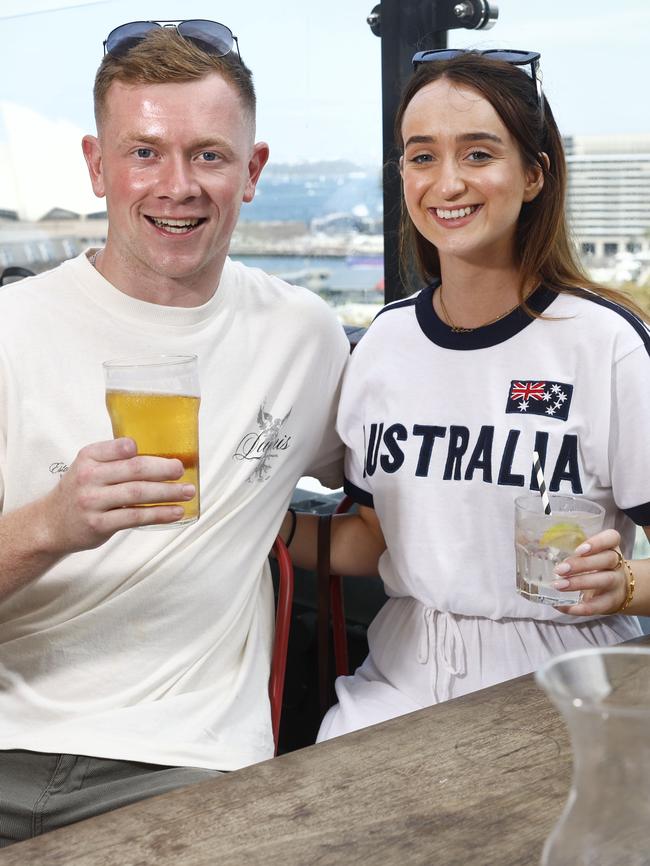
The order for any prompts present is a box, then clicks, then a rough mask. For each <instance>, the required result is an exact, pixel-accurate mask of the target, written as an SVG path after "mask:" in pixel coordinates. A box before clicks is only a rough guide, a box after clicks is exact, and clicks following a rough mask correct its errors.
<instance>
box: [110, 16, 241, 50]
mask: <svg viewBox="0 0 650 866" xmlns="http://www.w3.org/2000/svg"><path fill="white" fill-rule="evenodd" d="M157 27H170V28H173V29H175V30H176V31H177V32H178V33H180V35H181V36H182V37H183V38H184V39H189V41H190V42H193V43H194V44H195V45H197V46H198V47H199V48H201V49H202V50H203V51H206V52H207V53H208V54H216V55H217V57H225V55H226V54H230V52H231V51H232V50H233V47H234V49H235V51H236V52H237V56H238V57H240V54H239V43H238V42H237V37H236V36H234V35H233V32H232V30H231V29H230V28H229V27H226V25H225V24H219V22H218V21H206V20H204V19H202V18H196V19H193V20H191V21H131V22H130V23H129V24H120V26H119V27H116V28H115V30H111V32H110V33H109V34H108V36H107V37H106V39H105V40H104V54H112V55H113V57H122V56H123V55H124V54H126V53H127V52H128V51H130V50H131V48H133V46H134V45H137V44H138V43H139V42H142V40H143V39H144V38H145V37H146V35H147V34H148V33H151V31H152V30H155V29H156V28H157Z"/></svg>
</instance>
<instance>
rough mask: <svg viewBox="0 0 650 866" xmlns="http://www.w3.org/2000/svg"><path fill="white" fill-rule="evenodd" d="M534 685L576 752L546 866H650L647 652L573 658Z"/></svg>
mask: <svg viewBox="0 0 650 866" xmlns="http://www.w3.org/2000/svg"><path fill="white" fill-rule="evenodd" d="M536 679H537V682H538V684H539V685H540V686H541V687H542V688H543V689H544V690H545V691H546V692H547V694H548V695H549V697H550V698H551V700H552V701H553V703H554V704H555V705H556V706H557V708H558V709H559V710H560V712H561V713H562V715H563V717H564V720H565V722H566V724H567V726H568V729H569V733H570V736H571V746H572V750H573V780H572V783H571V790H570V792H569V796H568V799H567V802H566V805H565V807H564V811H563V813H562V815H561V817H560V819H559V820H558V822H557V824H556V825H555V827H554V829H553V831H552V832H551V834H550V836H549V837H548V839H547V840H546V844H545V845H544V851H543V854H542V861H541V862H542V866H650V649H646V648H643V647H611V648H594V649H585V650H578V651H576V652H569V653H566V654H564V655H562V656H558V657H557V658H555V659H552V660H551V661H549V662H547V664H546V665H545V666H544V667H543V668H541V669H540V670H539V671H538V672H537V674H536Z"/></svg>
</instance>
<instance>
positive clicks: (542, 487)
mask: <svg viewBox="0 0 650 866" xmlns="http://www.w3.org/2000/svg"><path fill="white" fill-rule="evenodd" d="M533 469H534V470H535V475H536V476H537V484H538V486H539V492H540V493H541V495H542V504H543V505H544V514H550V513H551V503H550V501H549V498H548V493H547V492H546V482H545V481H544V473H543V472H542V464H541V463H540V460H539V454H538V453H537V451H533Z"/></svg>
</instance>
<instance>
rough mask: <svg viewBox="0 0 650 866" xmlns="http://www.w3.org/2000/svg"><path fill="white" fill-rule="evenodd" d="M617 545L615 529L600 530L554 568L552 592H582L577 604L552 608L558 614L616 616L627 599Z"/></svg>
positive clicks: (622, 565) (623, 567) (624, 575)
mask: <svg viewBox="0 0 650 866" xmlns="http://www.w3.org/2000/svg"><path fill="white" fill-rule="evenodd" d="M620 543H621V536H620V535H619V533H618V532H617V531H616V530H615V529H604V530H603V531H602V532H599V533H597V535H592V536H591V538H588V539H587V540H586V541H584V542H583V543H582V544H581V545H579V547H577V548H576V550H575V553H573V554H572V555H571V556H569V557H567V558H566V559H565V560H564V561H563V562H561V563H560V564H559V565H557V566H556V567H555V573H556V574H557V576H558V579H557V580H556V581H555V582H554V584H553V586H554V587H555V588H556V589H559V590H567V591H571V592H575V591H576V590H581V591H582V593H583V598H582V601H581V602H580V603H579V604H572V605H567V606H562V605H556V607H557V609H558V610H559V611H561V612H562V613H570V614H572V615H573V616H594V615H596V616H597V615H602V614H608V613H616V612H617V611H618V610H619V609H620V608H621V606H622V605H623V603H624V602H625V599H626V598H627V592H628V574H627V571H626V568H625V563H624V561H623V555H622V554H621V551H620V549H619V544H620Z"/></svg>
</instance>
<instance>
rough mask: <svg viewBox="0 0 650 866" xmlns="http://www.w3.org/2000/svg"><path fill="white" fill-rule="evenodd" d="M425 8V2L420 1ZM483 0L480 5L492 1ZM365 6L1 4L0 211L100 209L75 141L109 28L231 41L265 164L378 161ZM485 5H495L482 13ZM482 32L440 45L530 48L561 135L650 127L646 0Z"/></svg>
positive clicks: (24, 0) (312, 2)
mask: <svg viewBox="0 0 650 866" xmlns="http://www.w3.org/2000/svg"><path fill="white" fill-rule="evenodd" d="M432 2H433V0H432ZM490 2H491V0H490ZM374 5H375V0H318V2H317V0H285V2H282V3H279V2H275V3H273V2H270V0H264V2H262V0H248V2H246V0H182V2H181V0H95V2H89V0H0V28H1V29H0V32H1V33H2V37H3V39H2V45H3V47H2V51H1V52H0V82H2V84H1V85H0V208H1V207H11V208H15V209H17V210H18V211H19V212H20V214H21V216H23V217H24V218H30V219H34V218H37V217H39V216H41V215H42V214H43V213H44V212H45V211H46V210H47V209H49V207H52V206H54V205H55V204H58V205H60V206H62V207H68V208H70V209H72V210H78V211H80V212H84V213H85V212H89V211H92V210H100V209H102V207H103V205H102V203H101V202H98V201H97V200H96V199H94V198H93V196H92V192H91V190H90V185H89V182H88V180H87V176H86V170H85V165H84V163H83V158H82V155H81V147H80V140H81V136H82V135H83V134H84V133H85V132H94V120H93V115H92V97H91V92H92V83H93V78H94V74H95V71H96V69H97V66H98V64H99V62H100V60H101V57H102V50H103V49H102V42H103V40H104V38H105V37H106V35H107V34H108V32H109V31H110V30H111V29H112V28H113V27H116V26H118V25H119V24H123V23H125V22H127V21H133V20H148V19H157V20H160V19H162V18H169V19H176V18H177V17H178V15H179V14H181V10H182V15H183V17H185V18H208V19H212V20H219V21H221V22H222V23H224V24H227V25H228V26H229V27H230V28H231V29H232V30H233V32H234V33H235V34H236V35H237V36H238V38H239V44H240V47H241V52H242V56H243V58H244V60H245V61H246V62H247V64H248V65H249V66H250V67H251V68H252V70H253V73H254V77H255V82H256V87H257V93H258V104H259V109H258V125H257V130H258V138H259V139H263V140H265V141H267V142H268V143H269V144H270V148H271V159H272V161H274V162H276V163H278V162H301V161H311V160H320V159H341V158H343V159H350V160H352V161H354V162H356V163H358V164H360V165H364V166H379V165H380V164H381V153H382V142H381V69H380V61H381V42H380V39H378V38H377V37H376V36H374V35H373V34H372V33H371V31H370V28H369V27H368V25H367V23H366V17H367V15H368V14H369V13H370V11H371V9H372V7H373V6H374ZM493 5H494V4H493ZM498 8H499V17H498V20H497V22H496V25H495V26H494V27H493V28H492V29H490V30H483V31H480V30H456V31H450V33H449V38H448V42H449V45H450V46H459V47H461V46H462V47H487V48H494V47H508V48H519V49H535V50H537V51H540V52H541V55H542V71H543V83H544V90H545V93H546V96H547V98H548V100H549V102H550V104H551V106H552V107H553V111H554V114H555V117H556V120H557V121H558V125H559V126H560V129H561V131H562V132H563V133H564V134H574V135H591V134H607V133H625V132H650V112H649V111H648V105H649V104H650V99H649V94H648V89H649V88H648V83H647V82H648V80H649V76H648V70H647V59H646V58H647V47H646V46H647V40H648V35H649V34H650V3H648V0H618V3H616V4H614V3H612V2H611V0H571V2H567V0H498Z"/></svg>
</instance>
